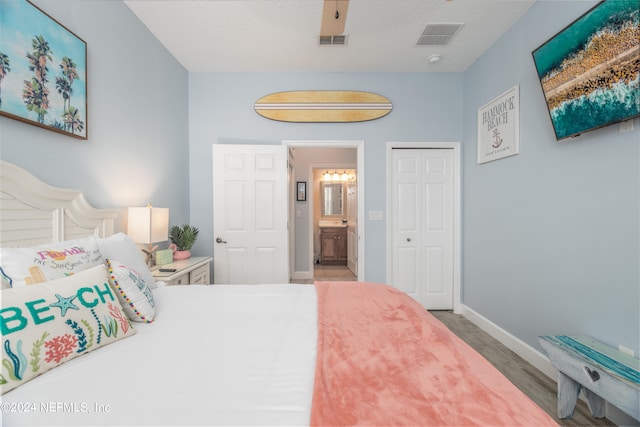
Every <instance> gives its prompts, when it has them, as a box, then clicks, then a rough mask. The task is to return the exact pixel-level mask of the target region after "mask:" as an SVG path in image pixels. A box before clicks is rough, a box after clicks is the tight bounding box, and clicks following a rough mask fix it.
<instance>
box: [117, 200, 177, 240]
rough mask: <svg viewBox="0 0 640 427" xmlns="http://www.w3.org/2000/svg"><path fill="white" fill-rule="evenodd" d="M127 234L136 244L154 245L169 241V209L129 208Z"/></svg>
mask: <svg viewBox="0 0 640 427" xmlns="http://www.w3.org/2000/svg"><path fill="white" fill-rule="evenodd" d="M127 234H128V235H129V237H131V240H133V241H134V242H136V243H147V244H151V243H155V242H164V241H165V240H169V209H167V208H154V207H151V206H147V207H144V208H129V223H128V228H127Z"/></svg>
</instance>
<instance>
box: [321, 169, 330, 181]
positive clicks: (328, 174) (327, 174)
mask: <svg viewBox="0 0 640 427" xmlns="http://www.w3.org/2000/svg"><path fill="white" fill-rule="evenodd" d="M323 178H324V180H325V181H331V174H330V173H329V171H326V172H325V173H324V175H323Z"/></svg>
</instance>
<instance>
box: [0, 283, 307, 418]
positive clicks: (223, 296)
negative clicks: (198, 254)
mask: <svg viewBox="0 0 640 427" xmlns="http://www.w3.org/2000/svg"><path fill="white" fill-rule="evenodd" d="M154 296H155V301H156V305H157V314H156V320H155V321H154V322H153V323H152V324H140V323H134V328H135V329H136V331H137V333H136V335H134V336H133V337H130V338H127V339H124V340H121V341H118V342H116V343H114V344H111V345H109V346H106V347H104V348H100V349H98V350H96V351H94V352H92V353H89V354H86V355H83V356H81V357H78V358H76V359H74V360H72V361H70V362H68V363H66V364H64V365H62V366H59V367H57V368H55V369H53V370H51V371H49V372H47V373H45V374H44V375H42V376H40V377H38V378H36V379H34V380H32V381H30V382H28V383H26V384H24V385H22V386H20V387H18V388H17V389H14V390H12V391H10V392H8V393H7V394H6V395H4V396H2V412H3V413H2V424H3V425H5V426H13V425H29V426H34V425H47V426H51V425H69V426H71V425H84V426H88V425H110V426H115V425H134V426H138V425H180V426H186V425H308V424H309V420H310V412H311V400H312V393H313V377H314V369H315V359H316V345H317V324H316V323H317V302H316V293H315V288H314V286H305V285H246V286H245V285H214V286H198V285H191V286H168V287H161V288H158V289H156V290H154Z"/></svg>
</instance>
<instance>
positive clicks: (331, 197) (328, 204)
mask: <svg viewBox="0 0 640 427" xmlns="http://www.w3.org/2000/svg"><path fill="white" fill-rule="evenodd" d="M342 186H343V184H342V183H341V182H337V183H332V182H323V183H322V216H342V215H343V197H342V193H343V191H342Z"/></svg>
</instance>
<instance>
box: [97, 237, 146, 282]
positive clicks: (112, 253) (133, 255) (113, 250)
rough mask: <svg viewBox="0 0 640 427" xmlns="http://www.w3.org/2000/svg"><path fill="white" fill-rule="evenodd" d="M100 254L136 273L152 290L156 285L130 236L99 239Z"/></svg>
mask: <svg viewBox="0 0 640 427" xmlns="http://www.w3.org/2000/svg"><path fill="white" fill-rule="evenodd" d="M98 248H100V253H102V256H103V257H104V258H105V259H107V258H109V259H117V260H120V261H121V262H122V263H124V264H126V265H128V266H129V267H131V268H132V269H133V270H135V271H136V273H138V274H139V275H140V276H141V277H142V278H143V279H144V281H145V283H146V284H147V285H148V286H149V288H151V289H155V287H156V284H155V280H154V279H153V274H151V271H149V267H147V263H146V262H145V260H144V256H143V255H142V252H141V251H140V249H138V247H137V246H136V244H135V243H134V242H133V240H131V238H130V237H129V236H127V235H126V234H124V233H116V234H114V235H113V236H109V237H107V238H104V239H98Z"/></svg>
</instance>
